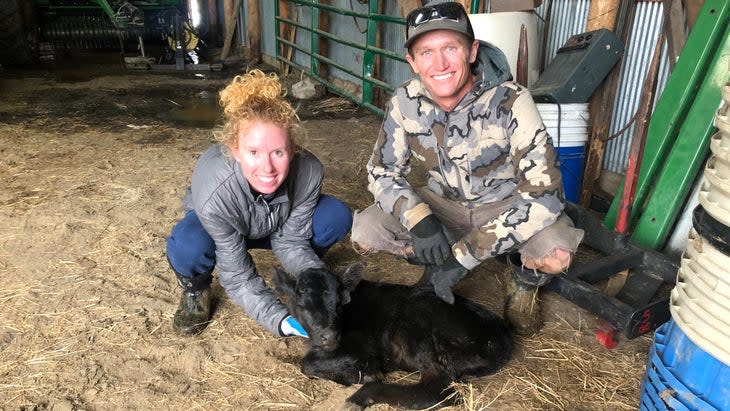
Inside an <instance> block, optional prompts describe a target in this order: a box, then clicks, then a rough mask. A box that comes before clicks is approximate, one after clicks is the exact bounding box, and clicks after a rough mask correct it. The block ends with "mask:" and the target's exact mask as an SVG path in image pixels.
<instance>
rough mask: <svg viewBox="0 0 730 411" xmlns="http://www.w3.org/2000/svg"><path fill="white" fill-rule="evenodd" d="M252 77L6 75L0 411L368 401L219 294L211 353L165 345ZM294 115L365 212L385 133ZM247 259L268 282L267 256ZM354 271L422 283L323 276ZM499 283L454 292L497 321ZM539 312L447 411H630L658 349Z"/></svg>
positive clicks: (481, 275) (0, 163)
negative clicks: (198, 169) (197, 226)
mask: <svg viewBox="0 0 730 411" xmlns="http://www.w3.org/2000/svg"><path fill="white" fill-rule="evenodd" d="M243 69H244V66H243V64H241V65H240V66H238V67H234V68H232V69H228V70H226V71H224V72H221V73H203V74H202V75H201V74H195V73H189V72H187V73H181V72H167V73H161V72H133V71H126V70H125V69H124V68H123V67H121V66H120V65H119V64H115V65H111V66H110V65H104V66H98V65H93V64H79V65H76V67H75V68H73V69H72V70H68V69H66V70H59V69H48V68H47V69H35V70H32V71H18V70H15V69H12V70H11V69H9V68H5V70H4V71H2V72H0V187H2V189H1V190H0V220H1V221H2V224H0V278H1V280H0V281H2V284H1V285H0V409H2V410H54V411H70V410H167V409H170V410H172V409H175V410H179V409H202V410H337V409H340V407H341V405H342V404H343V401H344V400H345V398H347V396H348V395H349V394H351V393H352V392H354V390H355V389H356V388H357V387H342V386H339V385H337V384H335V383H333V382H330V381H323V380H311V379H309V378H307V377H305V376H304V375H303V374H302V373H301V372H300V371H299V367H298V362H299V359H300V358H301V357H302V356H303V354H304V353H305V351H306V349H307V345H306V340H304V339H301V338H286V339H283V338H275V337H273V336H272V335H270V334H268V333H267V332H266V331H265V330H264V329H263V328H262V327H260V326H259V325H257V324H256V323H255V322H254V321H252V320H251V319H249V318H248V317H247V316H246V314H245V313H244V312H243V311H242V310H241V309H240V308H239V307H237V306H234V305H233V304H231V303H230V301H229V300H228V299H227V297H226V296H225V293H224V292H223V291H222V289H221V288H220V286H218V285H217V284H216V286H215V287H216V288H215V294H216V295H217V297H218V304H217V308H216V311H215V315H214V319H213V321H212V323H211V324H210V326H209V327H208V328H207V329H206V330H205V331H204V332H203V333H202V334H201V335H199V336H196V337H186V336H180V335H177V334H176V333H175V332H173V330H172V328H171V320H172V313H173V312H174V310H175V308H176V306H177V302H178V296H179V289H178V287H177V285H176V283H175V280H174V278H173V275H172V273H171V271H170V270H169V268H168V265H167V262H166V260H165V254H164V250H165V238H166V236H167V235H168V233H169V231H170V229H171V227H172V226H173V224H174V223H175V222H176V220H177V219H178V218H180V217H181V208H180V206H181V199H182V196H183V193H184V191H185V188H186V186H187V184H188V182H189V180H190V174H191V170H192V168H193V164H194V162H195V160H196V158H197V157H198V155H199V154H200V153H201V152H202V151H203V150H204V149H205V148H206V147H207V146H208V145H209V144H210V141H211V140H210V135H211V133H210V130H211V127H212V125H213V121H214V120H215V119H216V117H217V115H218V111H217V107H216V92H217V91H218V90H219V89H220V88H222V87H223V86H224V85H225V84H226V82H227V80H228V79H229V78H230V77H231V76H233V75H235V74H237V73H239V72H240V71H241V70H243ZM287 80H291V79H287ZM296 80H298V79H294V81H296ZM290 82H291V81H290ZM299 104H300V111H301V114H302V119H303V120H304V124H305V126H306V128H307V130H308V131H309V139H308V141H306V143H305V145H306V146H307V147H308V148H309V149H310V150H311V151H313V152H314V153H315V154H317V155H318V156H319V158H320V159H321V160H322V161H323V163H324V164H325V166H326V169H327V179H326V184H325V192H327V193H331V194H334V195H336V196H338V197H339V198H342V199H344V200H345V201H346V202H347V203H348V204H349V205H350V206H351V207H352V208H353V209H359V208H364V207H366V206H367V205H369V204H370V203H371V201H372V198H371V196H370V194H369V193H368V192H367V190H366V188H365V181H366V178H365V173H364V165H365V163H366V161H367V158H368V157H369V154H370V150H371V148H372V145H373V142H374V139H375V136H376V131H377V128H378V126H379V123H380V119H379V118H378V117H377V116H375V115H373V114H370V113H368V112H366V111H363V110H358V109H357V108H356V107H354V106H352V105H351V104H350V103H348V102H347V101H346V100H343V99H341V98H337V97H335V96H332V95H330V96H326V97H325V98H323V99H321V100H318V101H315V102H301V103H299ZM254 258H255V259H256V260H257V263H258V264H259V268H260V272H262V273H266V275H267V276H268V274H267V273H268V267H271V266H273V265H274V264H276V262H275V261H274V259H273V258H272V257H271V255H270V254H269V253H267V252H256V254H254ZM358 258H364V259H365V260H366V261H367V263H368V273H367V277H368V278H369V279H378V280H384V281H392V282H403V283H411V282H414V281H415V280H416V279H417V278H418V276H419V274H420V273H419V270H418V269H417V268H415V267H413V266H410V265H408V264H407V263H405V262H403V261H400V260H396V259H395V258H393V257H390V256H387V255H380V254H375V255H370V256H367V257H361V256H359V255H358V254H357V253H356V252H355V251H354V250H353V249H352V247H351V246H350V243H349V241H346V242H345V243H343V244H340V245H338V246H336V247H334V248H333V249H332V250H331V251H330V252H329V254H328V255H327V256H326V261H327V262H328V263H330V264H331V265H332V266H342V265H345V264H347V263H349V262H352V261H355V260H356V259H358ZM504 271H505V266H504V265H502V264H501V263H498V262H493V263H485V264H483V265H482V266H480V267H479V268H478V269H476V270H474V272H473V273H472V274H471V275H470V276H469V277H467V279H465V280H464V281H462V282H461V283H460V284H459V285H458V287H457V292H458V293H460V294H462V295H464V296H467V297H469V298H472V299H474V300H476V301H478V302H481V303H483V304H485V305H486V306H488V307H490V308H491V309H493V310H495V311H497V312H499V313H501V306H502V300H503V290H502V288H503V281H502V276H503V274H504ZM542 300H543V303H544V304H543V307H544V312H543V316H544V318H545V320H546V324H545V326H544V328H543V330H542V331H541V332H540V334H539V335H537V336H535V337H531V338H521V339H518V350H517V352H516V354H515V356H514V359H513V360H512V361H511V363H510V364H509V365H508V366H507V367H506V368H504V369H503V370H501V371H499V372H498V373H497V374H496V375H493V376H489V377H484V378H478V379H472V380H469V381H466V382H465V383H462V384H458V387H457V388H458V389H459V391H460V392H461V393H462V395H463V405H460V406H458V407H451V409H458V410H516V409H519V410H523V411H530V410H632V409H636V408H637V407H638V402H639V394H640V383H641V380H642V377H643V373H644V363H645V360H646V356H647V353H648V350H649V347H650V345H651V339H650V336H643V337H640V338H637V339H635V340H630V341H626V340H623V341H621V342H620V344H619V346H618V348H616V349H613V350H608V349H606V348H604V347H603V346H601V345H600V344H598V343H597V342H596V340H595V337H594V333H595V330H596V321H595V318H594V317H593V316H592V315H590V314H589V313H587V312H586V311H583V310H582V309H580V308H577V307H576V306H575V305H573V304H571V303H569V302H567V301H565V300H563V299H562V298H561V297H559V296H556V295H554V294H550V293H547V292H546V293H544V294H543V295H542ZM390 377H391V378H394V379H402V380H405V381H413V380H414V379H415V378H416V377H417V376H413V375H405V374H396V375H393V376H390ZM372 409H374V410H389V409H391V408H389V407H386V406H382V405H378V406H375V407H372Z"/></svg>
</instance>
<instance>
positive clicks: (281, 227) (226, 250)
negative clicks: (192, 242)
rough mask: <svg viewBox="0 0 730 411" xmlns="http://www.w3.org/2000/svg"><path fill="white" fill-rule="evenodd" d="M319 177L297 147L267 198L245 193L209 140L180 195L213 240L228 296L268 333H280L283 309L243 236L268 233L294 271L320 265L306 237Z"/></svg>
mask: <svg viewBox="0 0 730 411" xmlns="http://www.w3.org/2000/svg"><path fill="white" fill-rule="evenodd" d="M323 177H324V169H323V167H322V163H320V161H319V160H318V159H317V158H316V157H315V156H314V155H313V154H312V153H310V152H308V151H305V150H300V152H298V153H296V154H295V155H294V157H293V159H292V162H291V164H290V167H289V175H288V177H287V178H286V180H285V181H284V183H283V184H282V185H281V187H279V189H278V190H277V191H276V192H275V193H274V194H273V196H271V198H269V199H268V200H267V199H265V198H264V197H263V196H261V195H254V194H252V193H251V190H250V188H249V184H248V182H247V181H246V178H245V177H244V176H243V173H242V171H241V165H240V164H239V163H238V162H237V161H236V160H235V159H233V158H232V157H230V156H225V155H224V154H223V153H222V152H221V147H220V145H214V146H212V147H210V148H209V149H208V150H207V151H205V152H204V153H203V154H202V155H201V157H200V159H198V161H197V163H196V165H195V170H194V171H193V177H192V183H191V187H190V190H189V192H188V195H186V197H185V200H184V205H185V209H186V210H195V213H196V214H197V215H198V218H199V219H200V221H201V223H202V224H203V227H205V230H206V231H207V232H208V234H210V236H211V237H212V238H213V240H214V241H215V245H216V252H215V253H216V269H217V270H218V274H219V277H220V283H221V285H222V286H223V288H224V289H225V290H226V293H227V294H228V296H229V297H230V299H231V301H233V302H234V303H235V304H237V305H239V306H241V307H243V309H244V310H245V311H246V312H247V313H248V314H249V315H250V316H251V317H252V318H253V319H254V320H256V321H257V322H258V323H259V324H261V325H263V326H264V327H266V328H267V329H268V330H269V331H271V332H272V333H273V334H274V335H280V334H279V323H280V322H281V320H282V318H284V316H286V315H287V313H288V312H287V309H286V307H284V305H283V304H282V303H281V302H280V301H279V300H278V299H277V297H276V296H275V295H274V293H273V291H272V290H271V289H270V288H269V287H268V286H267V285H266V283H265V282H264V279H263V278H262V277H261V276H259V274H258V273H257V270H256V266H255V265H254V262H253V260H252V259H251V255H250V254H249V252H248V249H247V248H246V241H245V239H246V238H250V239H259V238H264V237H269V236H270V238H271V248H272V251H273V252H274V255H275V256H276V258H277V259H278V260H279V262H280V263H281V265H282V266H283V267H284V269H286V270H287V271H288V272H290V273H292V274H294V275H296V274H298V273H300V272H301V271H303V270H305V269H307V268H321V267H324V266H325V265H324V263H323V262H322V261H321V260H320V259H319V257H317V255H316V254H315V252H314V251H313V250H312V247H311V245H310V242H309V241H310V239H311V237H312V214H313V213H314V207H315V206H316V205H317V201H318V200H319V196H320V191H321V188H322V180H323Z"/></svg>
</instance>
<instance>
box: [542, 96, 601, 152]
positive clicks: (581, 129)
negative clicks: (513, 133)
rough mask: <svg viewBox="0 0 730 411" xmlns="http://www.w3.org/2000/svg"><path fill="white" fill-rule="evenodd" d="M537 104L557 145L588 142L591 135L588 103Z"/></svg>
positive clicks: (548, 131) (571, 145) (575, 144)
mask: <svg viewBox="0 0 730 411" xmlns="http://www.w3.org/2000/svg"><path fill="white" fill-rule="evenodd" d="M536 105H537V111H539V112H540V117H542V121H543V123H544V124H545V127H546V129H547V133H548V134H550V136H551V137H552V138H553V144H555V147H578V146H584V145H585V144H586V142H587V141H588V135H589V133H588V116H589V114H588V103H579V104H561V105H560V107H558V105H557V104H549V103H538V104H536ZM558 120H559V121H558ZM558 123H559V124H560V130H559V131H560V132H558Z"/></svg>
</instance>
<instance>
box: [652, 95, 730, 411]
mask: <svg viewBox="0 0 730 411" xmlns="http://www.w3.org/2000/svg"><path fill="white" fill-rule="evenodd" d="M722 95H723V104H722V106H721V107H720V109H719V110H718V111H717V112H716V113H715V126H716V127H717V128H718V131H717V133H715V134H714V135H713V136H712V139H711V142H710V150H711V152H712V153H711V156H710V158H709V159H708V161H707V163H706V165H705V170H704V177H705V182H704V183H703V186H702V187H701V189H700V193H699V202H700V205H698V206H697V208H696V209H695V210H694V213H693V218H692V229H691V230H690V233H689V240H688V242H687V247H686V249H685V251H684V253H683V255H682V261H681V264H680V268H679V271H678V272H677V284H676V286H675V287H674V289H672V293H671V297H670V312H671V314H672V320H671V321H669V322H668V323H666V324H664V325H663V326H661V327H660V328H659V329H657V331H656V332H655V335H654V345H653V346H652V349H651V352H650V354H649V358H648V361H647V370H646V374H645V377H644V380H643V382H642V388H641V391H642V395H641V409H642V410H662V411H664V410H710V411H712V410H730V118H729V117H728V113H729V109H728V107H729V106H730V83H728V84H727V85H725V87H724V88H723V91H722Z"/></svg>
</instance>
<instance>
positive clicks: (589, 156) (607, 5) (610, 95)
mask: <svg viewBox="0 0 730 411" xmlns="http://www.w3.org/2000/svg"><path fill="white" fill-rule="evenodd" d="M626 1H628V0H626ZM620 5H621V0H594V1H592V2H591V7H590V10H589V11H588V24H587V26H586V31H593V30H597V29H600V28H605V29H608V30H614V29H615V27H616V17H617V16H618V12H619V9H620ZM619 66H620V65H617V67H619ZM617 73H618V70H617V69H616V67H614V69H613V70H612V72H611V74H609V75H608V77H607V78H606V80H605V81H604V82H603V84H602V85H601V86H600V87H598V89H597V90H596V92H595V93H594V94H593V96H592V97H591V100H590V102H589V117H590V123H591V126H592V127H591V136H590V139H589V141H588V150H587V152H586V164H585V168H584V172H583V184H582V187H581V195H580V199H579V204H580V205H581V206H582V207H584V208H588V207H589V206H590V203H591V196H592V194H593V190H594V187H595V184H596V182H597V181H598V178H599V177H600V176H601V170H602V168H603V154H604V152H605V150H606V137H608V129H609V127H610V126H611V109H612V107H613V100H614V98H615V95H616V83H617V82H618V75H617Z"/></svg>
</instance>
